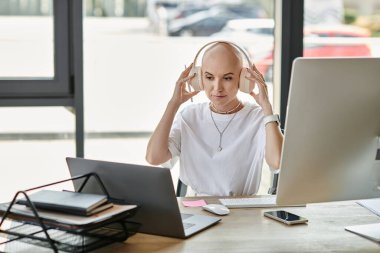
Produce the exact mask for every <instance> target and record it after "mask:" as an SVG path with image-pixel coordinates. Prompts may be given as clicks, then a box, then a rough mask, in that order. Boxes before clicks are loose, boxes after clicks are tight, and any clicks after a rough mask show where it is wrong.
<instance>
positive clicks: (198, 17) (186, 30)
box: [168, 4, 266, 36]
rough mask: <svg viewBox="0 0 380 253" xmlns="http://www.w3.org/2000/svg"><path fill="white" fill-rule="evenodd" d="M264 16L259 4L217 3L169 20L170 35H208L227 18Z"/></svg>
mask: <svg viewBox="0 0 380 253" xmlns="http://www.w3.org/2000/svg"><path fill="white" fill-rule="evenodd" d="M259 17H266V12H265V11H264V10H263V9H262V8H261V7H259V6H249V7H247V6H246V5H244V4H242V5H228V4H219V5H215V6H213V7H210V8H208V9H206V10H202V11H198V12H195V13H193V14H190V15H187V16H184V17H182V18H175V19H173V20H171V21H170V22H169V28H168V34H169V35H170V36H210V35H211V34H213V33H216V32H219V31H220V30H221V29H222V28H223V27H224V26H225V25H226V23H227V22H228V21H229V20H232V19H243V18H259Z"/></svg>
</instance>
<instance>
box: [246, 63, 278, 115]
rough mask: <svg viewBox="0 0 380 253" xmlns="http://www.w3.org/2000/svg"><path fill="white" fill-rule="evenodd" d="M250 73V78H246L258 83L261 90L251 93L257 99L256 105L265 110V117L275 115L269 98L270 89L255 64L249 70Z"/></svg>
mask: <svg viewBox="0 0 380 253" xmlns="http://www.w3.org/2000/svg"><path fill="white" fill-rule="evenodd" d="M248 73H250V76H246V78H247V79H248V80H250V81H252V82H256V84H257V87H258V88H259V92H258V93H255V92H254V91H251V93H249V94H250V95H251V96H252V97H253V98H254V99H255V101H256V103H258V104H259V105H260V106H261V107H262V108H263V111H264V114H265V115H270V114H273V109H272V105H271V103H270V101H269V96H268V87H267V84H266V83H265V79H264V77H263V75H262V74H261V73H260V72H259V70H258V69H257V68H256V66H255V65H254V64H252V68H248Z"/></svg>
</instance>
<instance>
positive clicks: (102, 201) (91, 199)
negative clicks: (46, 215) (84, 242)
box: [17, 190, 113, 216]
mask: <svg viewBox="0 0 380 253" xmlns="http://www.w3.org/2000/svg"><path fill="white" fill-rule="evenodd" d="M29 199H30V200H31V201H32V202H33V204H34V205H35V207H36V208H37V209H44V210H50V211H56V212H61V213H67V214H74V215H80V216H91V215H93V214H96V213H99V212H101V211H103V210H106V209H108V208H111V207H112V206H113V204H112V203H110V202H108V199H107V196H106V195H101V194H90V193H81V192H71V191H54V190H41V191H38V192H35V193H33V194H31V195H29ZM17 204H20V205H26V206H29V205H30V204H29V202H28V201H27V200H26V199H19V200H17Z"/></svg>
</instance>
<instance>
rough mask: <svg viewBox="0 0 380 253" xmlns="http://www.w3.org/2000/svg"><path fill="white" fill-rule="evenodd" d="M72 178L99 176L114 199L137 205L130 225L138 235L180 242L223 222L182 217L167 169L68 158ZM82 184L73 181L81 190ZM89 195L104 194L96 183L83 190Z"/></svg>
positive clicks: (89, 183)
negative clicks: (137, 225)
mask: <svg viewBox="0 0 380 253" xmlns="http://www.w3.org/2000/svg"><path fill="white" fill-rule="evenodd" d="M66 161H67V165H68V167H69V170H70V174H71V176H72V177H74V176H78V175H83V174H87V173H90V172H95V173H97V174H98V175H99V176H100V178H101V180H102V182H103V184H104V186H105V187H106V189H107V191H108V193H109V194H110V196H111V197H112V198H116V199H123V200H125V201H127V202H128V203H130V204H136V205H138V206H139V209H138V211H137V213H136V215H135V216H134V217H133V218H131V219H130V220H131V221H135V222H139V223H141V224H142V226H141V228H140V230H139V232H142V233H147V234H155V235H162V236H169V237H177V238H187V237H189V236H191V235H193V234H195V233H197V232H199V231H201V230H203V229H206V228H208V227H210V226H212V225H214V224H216V223H217V222H219V221H220V220H221V219H220V218H216V217H212V216H203V215H194V214H181V213H180V211H179V207H178V202H177V198H176V195H175V192H174V186H173V181H172V178H171V174H170V170H169V169H167V168H161V167H153V166H145V165H136V164H125V163H115V162H106V161H97V160H89V159H83V158H66ZM80 183H81V182H79V180H76V181H74V188H75V190H78V188H79V185H80ZM83 191H84V192H88V193H103V192H102V191H101V189H100V187H99V185H98V184H97V183H96V182H95V180H91V179H90V180H89V182H88V183H87V184H86V186H85V188H84V189H83Z"/></svg>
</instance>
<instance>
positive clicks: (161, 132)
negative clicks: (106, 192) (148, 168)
mask: <svg viewBox="0 0 380 253" xmlns="http://www.w3.org/2000/svg"><path fill="white" fill-rule="evenodd" d="M191 67H192V65H190V66H189V67H188V68H186V69H185V70H184V71H183V72H182V74H181V76H180V77H179V79H178V81H177V82H176V86H175V89H174V93H173V96H172V98H171V99H170V101H169V103H168V105H167V107H166V110H165V112H164V115H163V116H162V118H161V120H160V122H159V123H158V125H157V127H156V129H155V130H154V132H153V134H152V136H151V137H150V139H149V142H148V146H147V150H146V160H147V162H148V163H150V164H152V165H159V164H162V163H164V162H166V161H168V160H169V159H171V153H170V151H169V134H170V129H171V127H172V124H173V120H174V117H175V114H176V113H177V111H178V108H179V107H180V106H181V104H182V103H184V102H186V101H187V100H189V99H190V98H191V97H193V96H195V95H196V94H198V92H197V91H193V92H188V91H187V90H186V87H185V83H186V82H187V81H188V80H190V79H191V78H193V76H188V75H189V73H190V70H191Z"/></svg>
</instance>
